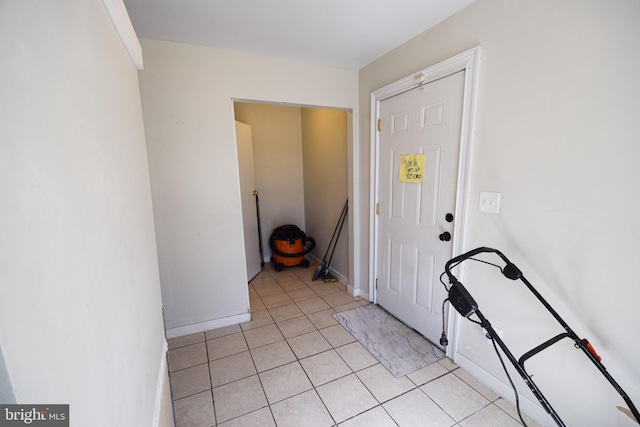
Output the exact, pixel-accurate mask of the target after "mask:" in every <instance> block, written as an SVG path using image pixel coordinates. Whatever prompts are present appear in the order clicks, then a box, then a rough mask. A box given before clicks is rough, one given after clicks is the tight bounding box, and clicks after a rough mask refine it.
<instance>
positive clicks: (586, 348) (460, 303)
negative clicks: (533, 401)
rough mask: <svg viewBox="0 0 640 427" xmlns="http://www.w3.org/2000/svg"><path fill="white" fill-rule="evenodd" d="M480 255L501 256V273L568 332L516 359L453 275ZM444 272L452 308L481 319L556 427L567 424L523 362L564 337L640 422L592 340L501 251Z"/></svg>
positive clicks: (451, 263) (468, 254)
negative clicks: (571, 324) (518, 284)
mask: <svg viewBox="0 0 640 427" xmlns="http://www.w3.org/2000/svg"><path fill="white" fill-rule="evenodd" d="M481 253H494V254H496V255H498V256H499V257H500V258H501V259H502V260H503V261H504V262H505V264H506V265H505V267H504V268H502V269H501V271H502V274H503V275H504V276H505V277H506V278H508V279H511V280H518V279H519V280H521V281H522V282H523V283H524V284H525V286H526V287H527V288H528V289H529V290H530V291H531V292H532V293H533V294H534V295H535V296H536V298H537V299H538V300H539V301H540V303H542V305H543V306H544V307H545V308H546V309H547V310H548V311H549V312H550V313H551V315H552V316H553V317H554V318H555V319H556V320H557V321H558V323H560V325H561V326H562V327H563V328H564V330H565V332H563V333H561V334H559V335H556V336H554V337H553V338H551V339H549V340H547V341H545V342H543V343H542V344H540V345H538V346H536V347H534V348H533V349H531V350H530V351H528V352H526V353H525V354H523V355H522V356H521V357H520V359H516V358H515V357H514V356H513V354H512V353H511V351H509V349H508V348H507V346H506V345H505V343H504V342H503V341H502V339H501V338H500V337H499V336H498V334H497V333H496V331H495V330H494V329H493V327H492V326H491V322H489V320H488V319H487V318H486V317H484V316H483V315H482V313H481V312H480V310H478V305H477V303H476V302H475V300H474V299H473V297H472V296H471V294H469V292H468V291H467V290H466V288H465V287H464V286H463V285H462V283H460V282H459V281H458V279H457V278H456V277H455V276H454V275H453V273H451V269H452V268H453V267H455V266H456V265H458V264H460V263H461V262H463V261H465V260H467V259H470V258H471V257H473V256H475V255H478V254H481ZM445 273H446V274H447V277H448V279H449V283H450V284H451V287H450V289H449V302H450V303H451V305H452V306H453V307H454V308H455V309H456V311H458V313H460V314H461V315H462V316H464V317H466V318H468V317H469V316H471V315H472V314H475V315H476V316H477V317H478V319H480V325H481V326H482V327H483V328H484V329H485V330H486V331H487V333H489V335H490V336H491V339H493V340H494V342H495V343H496V344H497V345H498V346H499V347H500V349H501V350H502V351H503V353H504V354H505V356H506V357H507V359H509V361H510V362H511V364H512V365H513V366H514V367H515V369H516V370H517V371H518V373H519V374H520V376H521V377H522V379H523V380H524V382H525V383H526V384H527V386H529V388H530V389H531V391H532V392H533V394H534V396H535V397H536V398H537V399H538V401H539V402H540V404H541V405H542V407H543V408H544V409H545V410H546V411H547V413H548V414H549V415H550V416H551V417H552V418H553V419H554V421H555V422H556V424H558V426H560V427H565V426H566V425H565V424H564V422H563V421H562V420H561V419H560V417H559V415H558V414H557V413H556V411H555V410H554V409H553V408H552V407H551V404H550V403H549V401H548V400H547V399H546V398H545V397H544V395H543V394H542V392H541V391H540V389H539V388H538V387H537V385H536V384H535V383H534V382H533V380H532V378H531V376H530V375H529V374H528V373H527V371H526V370H525V368H524V363H525V362H526V361H527V360H528V359H529V358H531V357H532V356H535V355H536V354H538V353H540V352H541V351H542V350H544V349H546V348H548V347H550V346H552V345H553V344H555V343H557V342H558V341H560V340H562V339H564V338H570V339H572V340H573V341H574V343H575V344H574V345H575V347H576V348H579V349H581V350H582V351H583V353H584V354H585V355H586V356H587V357H588V358H589V360H591V362H593V364H594V365H595V366H596V368H598V370H599V371H600V372H601V373H602V375H604V377H605V378H606V379H607V380H608V381H609V383H610V384H611V385H612V386H613V388H614V389H615V390H616V391H617V392H618V394H620V396H621V397H622V398H623V399H624V401H625V402H626V404H627V405H628V406H629V410H630V411H631V413H632V414H633V416H634V417H635V418H636V420H637V421H638V422H639V423H640V414H639V413H638V410H637V409H636V407H635V405H634V404H633V402H632V401H631V399H630V398H629V396H628V395H627V394H626V393H625V391H624V390H623V389H622V387H620V385H619V384H618V383H617V382H616V381H615V380H614V379H613V377H612V376H611V375H610V374H609V372H607V369H606V368H605V367H604V365H603V364H602V363H601V361H600V356H598V354H597V353H596V352H595V350H594V349H593V347H592V346H591V344H589V341H587V340H586V339H581V338H579V337H578V335H576V333H575V332H574V331H573V330H572V329H571V328H570V327H569V325H568V324H567V323H566V322H565V321H564V320H563V319H562V318H561V317H560V315H559V314H558V313H557V312H556V311H555V310H554V309H553V307H551V305H549V303H548V302H547V301H546V300H545V299H544V298H543V297H542V295H540V293H538V291H536V289H535V288H534V287H533V286H532V285H531V283H530V282H529V281H528V280H527V279H526V278H525V277H524V276H523V275H522V272H521V271H520V270H519V269H518V267H516V266H515V265H514V264H513V263H512V262H511V261H509V259H508V258H507V257H506V256H504V255H503V254H502V253H501V252H500V251H498V250H496V249H492V248H487V247H480V248H477V249H473V250H471V251H469V252H466V253H464V254H462V255H459V256H457V257H455V258H452V259H451V260H449V261H448V262H447V263H446V265H445Z"/></svg>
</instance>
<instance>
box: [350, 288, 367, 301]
mask: <svg viewBox="0 0 640 427" xmlns="http://www.w3.org/2000/svg"><path fill="white" fill-rule="evenodd" d="M347 292H349V293H350V294H351V295H353V296H354V297H360V298H362V299H364V300H367V301H371V300H370V299H369V292H367V291H366V290H365V289H355V288H354V287H353V285H347Z"/></svg>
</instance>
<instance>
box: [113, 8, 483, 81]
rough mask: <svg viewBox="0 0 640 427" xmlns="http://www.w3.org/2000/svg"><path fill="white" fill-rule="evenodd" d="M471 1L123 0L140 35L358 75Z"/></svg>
mask: <svg viewBox="0 0 640 427" xmlns="http://www.w3.org/2000/svg"><path fill="white" fill-rule="evenodd" d="M473 1H474V0H316V1H311V0H124V3H125V5H126V7H127V10H128V11H129V15H130V16H131V21H132V22H133V26H134V27H135V29H136V33H137V34H138V37H144V38H152V39H160V40H169V41H176V42H182V43H191V44H198V45H205V46H212V47H218V48H222V49H230V50H239V51H244V52H251V53H258V54H263V55H269V56H275V57H280V58H289V59H296V60H301V61H306V62H313V63H319V64H324V65H331V66H337V67H343V68H354V69H360V68H362V67H364V66H365V65H367V64H369V63H370V62H371V61H373V60H374V59H376V58H378V57H380V56H382V55H384V54H385V53H387V52H388V51H390V50H391V49H393V48H395V47H396V46H398V45H400V44H402V43H404V42H406V41H407V40H409V39H411V38H412V37H414V36H416V35H418V34H420V33H421V32H423V31H425V30H426V29H428V28H430V27H432V26H434V25H435V24H437V23H438V22H440V21H442V20H443V19H445V18H446V17H448V16H450V15H452V14H453V13H455V12H456V11H458V10H460V9H462V8H463V7H465V6H467V5H468V4H470V3H472V2H473Z"/></svg>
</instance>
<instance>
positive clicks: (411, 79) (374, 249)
mask: <svg viewBox="0 0 640 427" xmlns="http://www.w3.org/2000/svg"><path fill="white" fill-rule="evenodd" d="M480 52H481V48H480V47H479V46H478V47H475V48H473V49H470V50H468V51H466V52H463V53H461V54H459V55H456V56H454V57H452V58H449V59H447V60H445V61H443V62H440V63H438V64H436V65H433V66H431V67H428V68H425V69H424V70H421V71H418V72H417V73H414V74H412V75H410V76H407V77H405V78H403V79H401V80H398V81H396V82H394V83H391V84H389V85H387V86H384V87H382V88H380V89H378V90H375V91H373V92H371V145H370V147H371V157H370V158H371V166H370V171H371V177H370V182H371V194H370V198H369V200H370V203H371V206H370V210H369V212H370V217H369V246H370V247H369V278H370V281H369V295H372V296H373V298H372V300H373V302H374V303H377V302H378V293H377V290H376V286H375V282H376V275H377V271H378V253H379V252H378V251H379V248H378V215H376V205H377V203H378V194H379V188H378V185H379V184H378V180H379V156H380V133H379V132H378V119H380V103H381V102H382V101H383V100H385V99H387V98H390V97H392V96H395V95H398V94H400V93H402V92H406V91H408V90H411V89H413V88H416V87H419V86H421V85H424V84H427V83H429V82H433V81H435V80H438V79H441V78H443V77H446V76H448V75H451V74H453V73H456V72H459V71H462V70H464V71H465V80H464V97H463V107H462V122H461V132H460V157H459V159H458V175H457V184H456V197H455V201H456V207H455V211H454V217H455V221H454V227H453V232H452V233H451V234H452V235H453V239H452V242H453V254H452V255H453V256H456V255H458V254H460V253H462V247H463V241H464V230H465V224H466V220H465V212H466V208H465V206H466V200H467V188H468V179H469V159H470V151H471V140H472V137H473V133H474V132H473V126H474V120H473V119H474V113H475V108H476V99H477V96H478V83H479V69H480ZM458 320H459V316H456V313H455V310H449V316H448V322H447V323H448V328H447V335H448V336H449V337H450V338H449V342H450V345H449V346H448V347H447V356H449V357H452V356H453V355H454V354H456V351H457V347H458V333H457V331H458Z"/></svg>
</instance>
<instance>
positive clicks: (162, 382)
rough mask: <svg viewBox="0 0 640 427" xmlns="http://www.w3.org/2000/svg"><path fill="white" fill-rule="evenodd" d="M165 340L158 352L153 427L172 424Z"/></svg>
mask: <svg viewBox="0 0 640 427" xmlns="http://www.w3.org/2000/svg"><path fill="white" fill-rule="evenodd" d="M168 350H169V348H168V346H167V341H166V340H163V343H162V353H161V354H160V371H159V373H158V384H157V386H156V403H155V408H154V411H153V424H152V425H153V427H171V426H174V425H175V424H174V417H173V404H172V401H171V385H170V383H169V368H168V366H167V351H168Z"/></svg>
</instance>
